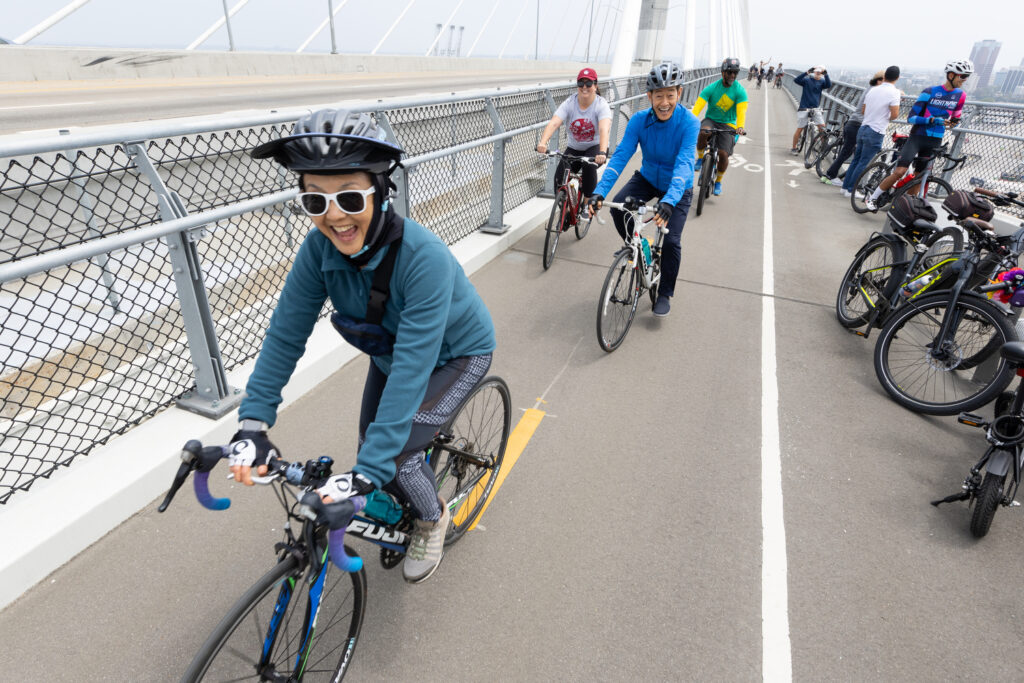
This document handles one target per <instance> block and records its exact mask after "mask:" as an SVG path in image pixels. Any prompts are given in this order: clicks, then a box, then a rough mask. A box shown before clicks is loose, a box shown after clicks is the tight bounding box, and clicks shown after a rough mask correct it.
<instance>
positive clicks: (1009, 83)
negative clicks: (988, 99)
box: [996, 66, 1024, 95]
mask: <svg viewBox="0 0 1024 683" xmlns="http://www.w3.org/2000/svg"><path fill="white" fill-rule="evenodd" d="M1003 72H1006V73H1005V75H1004V76H1003V78H1002V79H998V78H997V79H996V81H997V83H996V87H997V88H998V89H999V92H1001V93H1003V94H1004V95H1015V94H1016V91H1017V88H1020V87H1021V86H1024V66H1011V67H1010V68H1008V69H1000V70H999V74H997V75H1003ZM1000 81H1001V82H1000Z"/></svg>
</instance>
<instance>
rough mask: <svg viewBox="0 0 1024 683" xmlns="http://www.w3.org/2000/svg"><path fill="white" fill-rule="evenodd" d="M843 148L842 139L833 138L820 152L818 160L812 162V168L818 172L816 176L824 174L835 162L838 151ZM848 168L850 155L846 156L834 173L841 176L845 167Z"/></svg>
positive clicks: (838, 176)
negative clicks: (837, 170)
mask: <svg viewBox="0 0 1024 683" xmlns="http://www.w3.org/2000/svg"><path fill="white" fill-rule="evenodd" d="M842 149H843V141H842V140H840V139H833V141H832V142H831V143H830V144H829V146H828V147H826V148H825V151H824V152H822V153H821V156H819V157H818V160H817V161H816V162H814V170H815V171H817V172H818V176H819V177H820V176H823V175H825V174H826V172H827V171H828V169H829V168H830V167H831V166H832V164H834V163H835V161H836V159H837V158H838V157H839V153H840V152H841V151H842ZM849 168H850V157H847V158H846V161H844V162H843V164H842V165H841V166H840V167H839V172H838V173H837V174H836V178H843V177H844V176H845V175H846V171H847V169H849Z"/></svg>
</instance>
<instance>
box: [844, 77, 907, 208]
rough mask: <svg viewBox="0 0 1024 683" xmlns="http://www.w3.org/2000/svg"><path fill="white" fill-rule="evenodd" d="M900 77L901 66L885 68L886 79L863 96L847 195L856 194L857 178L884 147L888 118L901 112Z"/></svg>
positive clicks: (847, 175)
mask: <svg viewBox="0 0 1024 683" xmlns="http://www.w3.org/2000/svg"><path fill="white" fill-rule="evenodd" d="M899 77H900V68H899V67H898V66H890V67H889V68H888V69H886V70H885V80H884V81H882V83H880V84H879V85H876V86H875V87H874V88H872V89H871V90H869V91H868V93H867V94H866V95H865V96H864V103H863V104H862V105H861V106H860V110H861V113H862V114H864V121H863V122H862V123H861V126H860V130H858V131H857V148H856V150H854V152H853V160H852V161H850V168H849V169H848V170H847V171H846V177H845V178H843V189H842V193H843V196H844V197H849V196H850V195H852V194H853V190H854V188H855V187H856V186H857V178H858V177H860V174H861V173H862V172H863V171H864V169H865V168H866V167H867V165H868V163H869V162H870V161H871V159H873V158H874V156H875V154H877V153H878V150H880V149H882V141H883V140H884V139H885V130H886V128H888V127H889V122H890V121H892V120H893V119H895V118H896V117H897V116H898V115H899V112H900V96H901V93H900V91H899V90H898V89H897V88H896V81H897V80H899Z"/></svg>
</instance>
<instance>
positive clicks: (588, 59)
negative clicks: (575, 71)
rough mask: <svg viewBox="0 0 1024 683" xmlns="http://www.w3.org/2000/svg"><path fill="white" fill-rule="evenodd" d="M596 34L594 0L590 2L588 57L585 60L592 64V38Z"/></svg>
mask: <svg viewBox="0 0 1024 683" xmlns="http://www.w3.org/2000/svg"><path fill="white" fill-rule="evenodd" d="M593 33H594V0H590V28H589V29H588V30H587V56H586V58H585V59H584V60H583V61H585V62H587V63H589V62H590V36H591V35H592V34H593Z"/></svg>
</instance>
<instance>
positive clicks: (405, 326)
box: [238, 218, 495, 487]
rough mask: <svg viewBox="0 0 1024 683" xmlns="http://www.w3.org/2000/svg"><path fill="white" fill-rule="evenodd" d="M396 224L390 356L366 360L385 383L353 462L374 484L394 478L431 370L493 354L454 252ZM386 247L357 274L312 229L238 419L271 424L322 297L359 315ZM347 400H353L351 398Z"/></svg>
mask: <svg viewBox="0 0 1024 683" xmlns="http://www.w3.org/2000/svg"><path fill="white" fill-rule="evenodd" d="M404 226H405V227H404V237H403V238H402V244H401V251H400V252H399V254H398V258H397V259H396V260H395V268H394V271H393V272H392V275H391V294H390V297H389V298H388V302H387V306H386V307H385V309H384V320H383V321H382V323H381V324H382V325H383V326H384V328H385V329H387V330H388V331H389V332H391V333H392V334H393V335H395V348H394V353H393V354H392V355H391V356H376V357H374V358H373V359H372V360H373V362H374V363H376V364H377V367H378V368H380V370H381V371H382V372H383V373H384V374H385V375H387V376H388V381H387V385H386V386H385V388H384V393H383V395H382V396H381V399H380V405H379V407H378V409H377V416H376V419H375V420H374V421H373V422H372V423H371V424H370V426H369V427H368V428H367V430H366V439H365V441H364V442H363V444H362V446H360V448H359V453H358V455H357V458H356V466H355V467H354V468H353V469H354V470H355V471H356V472H359V473H360V474H362V475H364V476H366V477H367V478H369V479H370V481H372V482H373V483H374V484H375V485H377V486H378V487H381V486H383V485H385V484H387V483H388V482H390V481H391V480H392V479H394V477H395V463H394V458H395V457H396V456H398V454H399V453H401V451H402V448H403V447H404V446H405V443H406V441H408V439H409V432H410V430H411V428H412V420H413V416H414V415H415V414H416V411H417V410H418V409H419V406H420V404H421V403H422V402H423V397H424V395H425V394H426V391H427V381H428V380H429V378H430V374H431V373H432V372H433V371H434V369H435V368H438V367H441V366H442V365H444V364H445V363H447V362H448V361H450V360H452V359H453V358H458V357H460V356H476V355H481V354H486V353H491V352H493V351H494V346H495V339H494V324H493V322H492V321H491V315H490V313H489V312H488V310H487V307H486V306H485V305H484V302H483V300H482V299H481V298H480V295H479V294H478V293H477V291H476V288H475V287H473V285H472V283H470V281H469V279H468V278H467V277H466V274H465V272H463V270H462V266H460V265H459V262H458V261H457V260H456V259H455V256H454V255H453V254H452V253H451V251H450V250H449V249H448V247H447V246H446V245H445V244H444V242H442V241H441V240H440V238H438V237H437V235H435V234H434V233H432V232H430V231H429V230H427V229H426V228H425V227H423V226H422V225H420V224H419V223H416V222H415V221H412V220H410V219H408V218H406V219H405V223H404ZM390 248H392V247H391V246H390V245H389V246H388V247H385V248H384V249H381V250H380V251H378V252H377V253H376V254H374V256H373V258H371V259H370V261H369V262H368V263H367V264H366V266H365V267H363V268H362V269H361V270H360V269H358V268H357V267H356V266H354V265H352V264H351V263H349V262H348V260H346V259H345V257H344V256H342V254H341V253H340V252H339V251H338V250H337V249H336V248H335V247H334V245H333V244H331V242H330V240H328V239H327V238H326V237H325V236H324V235H323V234H322V233H321V232H320V231H319V230H316V229H314V230H313V231H311V232H310V234H309V235H308V236H307V237H306V239H305V241H304V242H303V243H302V246H301V247H300V248H299V252H298V254H297V255H296V257H295V263H294V265H293V266H292V269H291V272H290V273H289V274H288V278H287V279H286V281H285V285H284V289H282V291H281V298H280V300H279V301H278V304H277V307H276V308H275V309H274V313H273V315H272V316H271V318H270V326H269V327H268V328H267V333H266V337H265V338H264V340H263V348H262V350H261V351H260V355H259V357H258V358H257V360H256V367H255V369H254V370H253V373H252V375H251V376H250V377H249V382H248V384H247V385H246V388H245V391H246V397H245V398H244V399H243V400H242V404H241V406H240V407H239V409H238V416H239V419H253V420H262V421H263V422H266V423H267V424H269V425H273V424H274V422H275V421H276V419H277V407H278V406H279V405H280V404H281V390H282V389H283V388H284V386H285V385H286V384H287V383H288V380H289V378H291V375H292V372H294V370H295V364H296V363H297V362H298V360H299V358H300V357H301V356H302V354H303V352H304V351H305V349H306V340H307V339H308V338H309V335H310V334H311V333H312V331H313V326H314V325H315V324H316V321H317V318H318V317H319V315H320V312H321V311H322V310H323V306H324V302H326V301H327V299H330V301H331V304H332V305H333V306H334V308H335V309H336V310H338V311H339V312H340V313H342V314H344V315H347V316H350V317H353V318H357V319H363V318H365V316H366V302H367V299H368V297H369V293H370V287H371V285H372V283H373V271H374V269H375V268H376V267H377V266H378V265H379V264H380V262H381V260H383V258H384V254H385V253H386V252H387V250H388V249H390ZM351 405H359V397H353V398H352V400H351ZM343 413H345V414H347V413H348V411H343ZM329 419H332V420H333V419H336V418H335V416H333V415H332V416H329ZM353 421H354V420H353Z"/></svg>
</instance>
